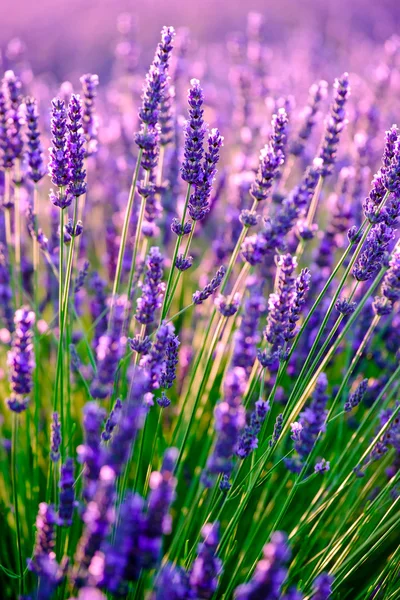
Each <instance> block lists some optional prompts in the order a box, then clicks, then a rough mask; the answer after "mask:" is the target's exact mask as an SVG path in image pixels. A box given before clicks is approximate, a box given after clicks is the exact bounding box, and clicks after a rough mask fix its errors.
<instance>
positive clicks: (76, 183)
mask: <svg viewBox="0 0 400 600" xmlns="http://www.w3.org/2000/svg"><path fill="white" fill-rule="evenodd" d="M84 145H85V136H84V134H83V130H82V103H81V99H80V97H79V96H77V95H75V94H74V95H72V96H71V100H70V102H69V105H68V135H67V153H68V169H69V181H68V188H67V192H66V194H67V195H68V194H70V195H71V196H75V197H78V196H82V195H83V194H85V193H86V183H85V178H86V171H85V169H84V158H85V149H84Z"/></svg>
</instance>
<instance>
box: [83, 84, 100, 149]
mask: <svg viewBox="0 0 400 600" xmlns="http://www.w3.org/2000/svg"><path fill="white" fill-rule="evenodd" d="M80 82H81V84H82V91H83V113H82V128H83V133H84V134H85V140H86V147H87V154H88V155H90V154H93V153H94V152H95V151H96V147H97V128H98V119H97V116H96V114H95V99H96V96H97V88H98V86H99V77H98V75H92V74H91V73H86V75H82V77H81V78H80Z"/></svg>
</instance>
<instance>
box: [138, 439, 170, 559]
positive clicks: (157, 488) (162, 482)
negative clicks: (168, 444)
mask: <svg viewBox="0 0 400 600" xmlns="http://www.w3.org/2000/svg"><path fill="white" fill-rule="evenodd" d="M178 454H179V452H178V450H177V449H176V448H168V450H166V451H165V454H164V458H163V463H162V466H161V470H160V471H153V473H152V474H151V476H150V489H151V492H150V497H149V501H148V505H147V512H146V519H145V523H144V525H143V528H142V530H141V533H140V538H139V545H140V551H141V555H140V561H141V566H142V567H143V568H144V569H150V568H154V567H155V566H156V565H157V564H158V562H159V560H160V558H161V546H162V536H163V535H166V534H168V533H170V531H171V517H170V515H169V509H170V506H171V504H172V502H173V501H174V499H175V487H176V479H175V477H174V470H175V466H176V461H177V459H178Z"/></svg>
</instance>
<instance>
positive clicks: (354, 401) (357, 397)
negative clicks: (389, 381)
mask: <svg viewBox="0 0 400 600" xmlns="http://www.w3.org/2000/svg"><path fill="white" fill-rule="evenodd" d="M367 388H368V379H363V380H362V381H361V383H360V384H359V385H358V386H357V389H356V390H355V392H353V393H352V394H350V396H349V397H348V399H347V400H346V403H345V405H344V410H345V411H346V412H350V411H351V410H353V408H355V407H356V406H358V405H359V404H360V402H362V400H363V398H364V396H365V394H366V392H367Z"/></svg>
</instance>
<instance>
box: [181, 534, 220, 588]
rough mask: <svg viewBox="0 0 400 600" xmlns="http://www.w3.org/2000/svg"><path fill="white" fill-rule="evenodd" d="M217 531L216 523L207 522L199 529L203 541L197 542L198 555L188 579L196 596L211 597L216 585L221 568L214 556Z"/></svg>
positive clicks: (217, 540) (217, 537) (217, 536)
mask: <svg viewBox="0 0 400 600" xmlns="http://www.w3.org/2000/svg"><path fill="white" fill-rule="evenodd" d="M218 533H219V526H218V523H214V524H212V523H207V525H204V527H203V529H202V531H201V535H202V538H203V542H202V543H201V544H199V549H198V555H197V558H196V560H195V561H194V563H193V567H192V570H191V573H190V579H189V582H190V587H191V589H192V590H193V592H194V593H195V595H196V597H197V598H212V596H213V594H214V592H215V590H216V589H217V586H218V575H219V574H220V572H221V570H222V563H221V561H220V560H219V558H217V557H216V550H217V546H218V542H219V535H218Z"/></svg>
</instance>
